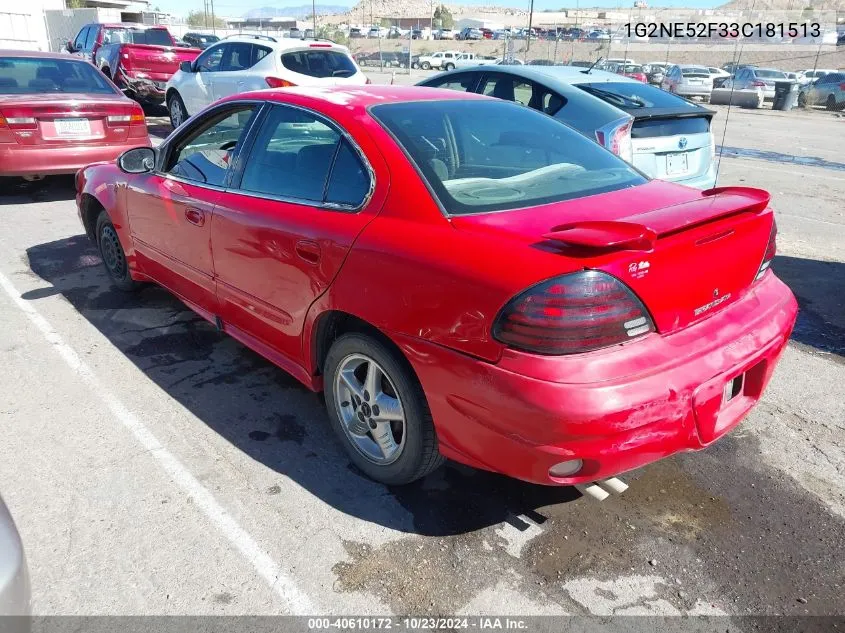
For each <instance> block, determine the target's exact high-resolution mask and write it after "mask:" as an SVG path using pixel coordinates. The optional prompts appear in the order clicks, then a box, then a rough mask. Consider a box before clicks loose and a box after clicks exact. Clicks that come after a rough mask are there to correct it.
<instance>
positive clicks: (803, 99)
mask: <svg viewBox="0 0 845 633" xmlns="http://www.w3.org/2000/svg"><path fill="white" fill-rule="evenodd" d="M798 107H799V108H806V107H807V95H805V94H804V93H803V92H799V93H798Z"/></svg>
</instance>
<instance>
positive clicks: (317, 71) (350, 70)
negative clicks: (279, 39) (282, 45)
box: [282, 50, 357, 78]
mask: <svg viewBox="0 0 845 633" xmlns="http://www.w3.org/2000/svg"><path fill="white" fill-rule="evenodd" d="M282 65H283V66H284V67H285V68H287V69H288V70H292V71H293V72H295V73H299V74H300V75H308V76H309V77H319V78H324V77H351V76H352V75H354V74H355V73H356V72H357V69H356V68H355V64H354V63H353V61H352V60H351V59H350V58H349V55H347V54H345V53H341V52H338V51H327V50H307V51H296V52H294V53H283V54H282Z"/></svg>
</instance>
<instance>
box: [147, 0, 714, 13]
mask: <svg viewBox="0 0 845 633" xmlns="http://www.w3.org/2000/svg"><path fill="white" fill-rule="evenodd" d="M458 2H459V3H460V4H462V5H472V4H479V5H487V6H490V5H499V6H504V7H519V6H521V5H524V6H525V8H526V9H527V8H528V0H499V1H496V0H458ZM723 2H724V0H721V1H716V2H714V1H713V0H667V1H663V0H650V1H649V6H653V7H678V8H681V7H685V8H690V9H703V8H710V7H715V6H718V5H720V4H723ZM356 3H357V0H324V2H320V1H319V0H318V4H330V5H337V6H350V7H351V6H353V5H354V4H356ZM151 4H152V5H153V6H157V7H159V8H161V10H162V11H166V12H168V13H172V14H174V15H187V13H188V12H189V11H202V9H203V0H151ZM301 4H308V1H307V0H305V1H302V2H300V1H299V0H284V1H283V2H278V1H276V2H273V1H272V0H241V1H240V2H238V1H237V0H214V12H215V13H216V14H218V15H224V16H231V17H236V16H241V15H243V14H244V13H246V12H247V11H249V10H250V9H255V8H258V7H270V6H272V7H280V8H281V7H286V6H298V5H301ZM578 6H580V7H581V8H587V7H602V8H615V7H624V8H625V9H628V8H630V7H632V6H633V0H631V1H630V2H622V1H621V0H584V1H583V2H580V3H579V5H578ZM564 7H566V5H564V4H562V2H561V0H534V10H535V11H543V10H545V9H549V10H558V9H561V8H564ZM567 8H573V9H574V8H575V3H574V2H572V4H571V5H569V6H568V7H567Z"/></svg>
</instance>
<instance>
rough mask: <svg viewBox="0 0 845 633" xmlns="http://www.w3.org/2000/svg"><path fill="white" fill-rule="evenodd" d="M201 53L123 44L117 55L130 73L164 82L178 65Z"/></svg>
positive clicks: (177, 48) (189, 50) (180, 49)
mask: <svg viewBox="0 0 845 633" xmlns="http://www.w3.org/2000/svg"><path fill="white" fill-rule="evenodd" d="M201 52H202V51H200V49H198V48H180V47H174V46H155V45H152V44H123V45H122V46H121V47H120V53H119V54H120V63H121V65H122V66H123V67H124V68H125V69H126V70H128V71H130V72H131V73H133V74H135V73H138V72H142V73H146V74H147V75H149V76H150V78H152V79H154V80H156V81H164V82H166V81H167V80H168V79H170V77H172V76H173V74H174V73H175V72H176V71H177V70H179V64H181V63H182V62H190V61H193V60H194V59H196V58H197V56H198V55H199V54H200V53H201ZM162 87H163V86H162Z"/></svg>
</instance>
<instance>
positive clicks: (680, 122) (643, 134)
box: [631, 116, 710, 138]
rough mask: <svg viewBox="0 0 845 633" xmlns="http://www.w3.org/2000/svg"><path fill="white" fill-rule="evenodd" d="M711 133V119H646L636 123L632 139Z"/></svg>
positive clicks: (693, 117) (696, 117) (698, 117)
mask: <svg viewBox="0 0 845 633" xmlns="http://www.w3.org/2000/svg"><path fill="white" fill-rule="evenodd" d="M708 132H710V118H709V117H706V116H692V117H673V118H665V119H644V120H640V121H634V127H633V128H632V129H631V138H654V137H657V136H675V135H677V134H707V133H708Z"/></svg>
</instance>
